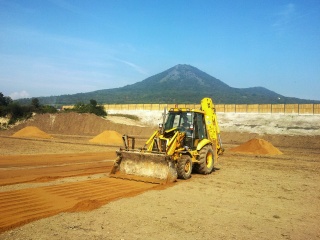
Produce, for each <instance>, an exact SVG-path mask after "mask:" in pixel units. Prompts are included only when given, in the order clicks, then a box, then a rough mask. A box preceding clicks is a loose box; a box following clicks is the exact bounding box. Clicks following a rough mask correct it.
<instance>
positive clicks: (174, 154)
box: [110, 98, 223, 183]
mask: <svg viewBox="0 0 320 240" xmlns="http://www.w3.org/2000/svg"><path fill="white" fill-rule="evenodd" d="M123 140H124V148H120V150H119V151H117V156H118V157H117V159H116V160H115V162H114V166H113V168H112V170H111V173H110V177H116V178H124V179H132V180H137V181H145V182H152V183H169V182H174V181H176V180H177V178H179V179H188V178H190V177H191V173H192V172H197V173H200V174H210V173H211V172H212V171H214V170H215V168H216V166H217V162H218V155H220V154H222V153H223V148H222V144H221V139H220V129H219V125H218V121H217V116H216V113H215V108H214V104H213V102H212V100H211V99H210V98H204V99H202V100H201V109H199V110H196V109H188V108H172V109H170V110H169V111H168V113H166V110H165V111H164V118H163V123H162V124H159V129H158V130H157V131H155V132H154V133H153V134H152V136H151V137H150V138H149V139H148V140H147V142H146V143H145V145H144V147H143V148H141V149H135V146H134V145H135V139H134V138H133V137H130V136H126V135H124V136H123Z"/></svg>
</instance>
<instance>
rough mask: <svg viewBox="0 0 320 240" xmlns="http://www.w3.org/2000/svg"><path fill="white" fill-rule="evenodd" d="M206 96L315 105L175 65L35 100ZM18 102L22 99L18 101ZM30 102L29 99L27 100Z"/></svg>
mask: <svg viewBox="0 0 320 240" xmlns="http://www.w3.org/2000/svg"><path fill="white" fill-rule="evenodd" d="M203 97H210V98H212V99H213V101H214V102H215V103H216V104H275V103H316V102H319V103H320V101H311V100H304V99H298V98H289V97H285V96H282V95H280V94H277V93H275V92H273V91H270V90H268V89H266V88H263V87H251V88H233V87H230V86H229V85H227V84H225V83H224V82H222V81H220V80H219V79H216V78H214V77H212V76H210V75H209V74H207V73H205V72H203V71H201V70H199V69H197V68H195V67H193V66H190V65H186V64H179V65H176V66H174V67H172V68H170V69H168V70H166V71H164V72H161V73H158V74H156V75H154V76H151V77H149V78H147V79H145V80H143V81H140V82H137V83H135V84H132V85H127V86H124V87H121V88H114V89H104V90H98V91H93V92H87V93H77V94H72V95H61V96H51V97H39V98H38V99H39V101H40V103H41V104H65V105H67V104H70V105H73V104H76V103H79V102H83V103H88V102H89V101H90V99H94V100H96V101H97V102H98V103H99V104H114V103H118V104H124V103H199V102H200V100H201V99H202V98H203ZM19 101H20V102H24V101H26V99H20V100H19ZM29 102H30V99H29Z"/></svg>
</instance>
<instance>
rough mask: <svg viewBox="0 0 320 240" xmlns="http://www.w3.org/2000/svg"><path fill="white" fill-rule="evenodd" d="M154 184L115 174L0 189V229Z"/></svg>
mask: <svg viewBox="0 0 320 240" xmlns="http://www.w3.org/2000/svg"><path fill="white" fill-rule="evenodd" d="M156 186H157V185H154V184H150V183H144V182H135V181H127V180H122V179H115V178H100V179H94V180H87V181H83V182H77V183H65V184H59V185H53V186H46V187H38V188H32V189H22V190H16V191H9V192H1V193H0V209H1V218H0V233H1V232H4V231H7V230H9V229H12V228H15V227H18V226H21V225H23V224H26V223H29V222H31V221H34V220H38V219H41V218H45V217H49V216H53V215H56V214H58V213H61V212H75V211H90V210H93V209H95V208H98V207H100V206H102V205H104V204H106V203H108V202H110V201H112V200H115V199H118V198H121V197H129V196H134V195H137V194H139V193H142V192H144V191H147V190H149V189H151V188H155V187H156Z"/></svg>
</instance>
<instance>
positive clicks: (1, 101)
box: [0, 92, 12, 106]
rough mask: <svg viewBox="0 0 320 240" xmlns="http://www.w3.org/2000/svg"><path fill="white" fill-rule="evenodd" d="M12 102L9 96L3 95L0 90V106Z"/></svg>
mask: <svg viewBox="0 0 320 240" xmlns="http://www.w3.org/2000/svg"><path fill="white" fill-rule="evenodd" d="M10 103H12V99H11V97H5V96H4V95H3V94H2V92H0V106H8V105H9V104H10Z"/></svg>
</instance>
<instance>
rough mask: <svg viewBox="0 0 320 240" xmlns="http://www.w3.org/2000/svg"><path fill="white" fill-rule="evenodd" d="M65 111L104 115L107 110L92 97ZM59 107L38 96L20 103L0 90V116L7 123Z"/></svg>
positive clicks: (53, 111) (50, 111) (56, 110)
mask: <svg viewBox="0 0 320 240" xmlns="http://www.w3.org/2000/svg"><path fill="white" fill-rule="evenodd" d="M65 111H74V112H78V113H93V114H95V115H98V116H102V117H105V116H107V112H106V111H105V110H104V107H103V106H100V105H98V103H97V101H96V100H94V99H91V100H90V103H88V104H85V103H81V102H79V103H77V104H75V105H74V106H73V108H71V109H67V110H65ZM58 112H61V111H60V109H57V108H55V107H54V106H51V105H42V104H41V103H40V101H39V99H38V98H32V99H31V102H30V103H29V104H24V105H21V104H20V103H19V102H18V101H13V100H12V99H11V97H9V96H4V95H3V94H2V92H0V117H4V118H8V119H9V122H8V124H14V123H15V122H17V121H18V120H24V119H28V118H30V117H32V115H33V113H37V114H44V113H58Z"/></svg>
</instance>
